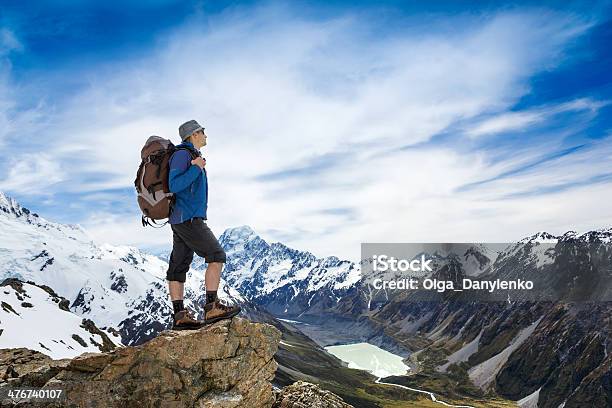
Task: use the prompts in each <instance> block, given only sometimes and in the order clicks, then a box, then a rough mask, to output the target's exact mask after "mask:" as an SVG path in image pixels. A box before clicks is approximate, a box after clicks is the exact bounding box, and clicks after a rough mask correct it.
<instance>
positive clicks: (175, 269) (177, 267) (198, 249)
mask: <svg viewBox="0 0 612 408" xmlns="http://www.w3.org/2000/svg"><path fill="white" fill-rule="evenodd" d="M170 227H171V228H172V254H171V255H170V263H169V265H168V271H167V272H166V279H167V280H169V281H179V282H185V278H186V277H187V271H188V270H189V267H190V266H191V261H192V260H193V254H194V252H195V253H196V254H198V256H201V257H202V258H204V260H205V261H206V263H211V262H221V263H225V251H224V250H223V248H222V247H221V245H220V244H219V241H217V238H216V237H215V235H214V234H213V233H212V231H211V230H210V228H208V225H206V222H204V220H203V219H201V218H193V219H191V220H188V221H185V222H183V223H181V224H170Z"/></svg>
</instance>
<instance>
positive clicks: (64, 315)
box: [0, 193, 612, 408]
mask: <svg viewBox="0 0 612 408" xmlns="http://www.w3.org/2000/svg"><path fill="white" fill-rule="evenodd" d="M219 241H220V243H221V244H222V246H223V247H224V249H225V250H226V252H227V255H228V262H227V264H226V266H225V269H224V273H223V281H222V285H221V287H220V293H221V297H222V298H224V299H225V300H226V301H228V302H230V303H238V304H241V305H242V306H243V309H244V310H245V315H246V316H247V317H250V318H252V319H254V320H258V321H267V322H269V323H271V324H273V325H275V326H276V327H277V328H279V329H280V330H281V332H282V333H283V341H281V347H280V350H279V352H278V354H277V359H278V360H279V364H280V366H279V370H278V373H277V377H278V378H277V380H279V381H281V382H284V383H290V382H292V381H294V380H296V379H300V378H301V376H308V377H309V379H310V380H312V379H313V378H317V377H316V376H317V375H320V377H319V380H321V382H322V383H325V384H328V385H330V384H333V379H334V375H336V376H338V375H340V374H339V373H342V375H343V376H344V377H343V378H345V380H346V382H347V383H352V384H353V387H356V386H355V384H361V385H363V384H364V383H365V381H366V380H365V377H355V376H354V375H353V374H352V373H350V372H351V371H354V370H347V371H343V370H345V369H344V368H343V367H342V365H341V364H340V363H339V361H338V360H337V359H335V358H332V357H331V356H329V355H328V354H327V353H325V351H324V350H323V348H322V347H323V346H327V345H333V344H343V343H348V342H361V341H367V342H370V343H372V344H376V345H379V346H381V347H382V348H385V349H387V350H390V351H393V352H396V353H398V354H400V355H402V356H404V357H407V361H409V364H410V365H411V368H412V369H413V372H414V373H415V374H414V375H410V376H403V377H397V378H388V379H387V380H386V382H394V383H396V384H398V385H404V386H417V385H418V386H422V385H423V384H427V386H428V387H430V388H431V390H432V391H436V392H439V393H440V394H443V395H447V396H449V397H451V398H455V399H456V400H461V399H463V400H465V398H473V399H474V400H476V399H481V398H484V397H487V396H491V397H493V396H501V397H504V398H506V399H508V400H514V401H521V404H522V405H521V406H525V407H527V406H536V405H535V404H537V406H538V407H554V408H558V407H563V408H569V407H582V406H596V407H597V406H609V405H610V403H611V401H612V397H611V395H612V391H611V384H612V381H611V380H612V378H611V375H612V374H611V364H612V361H611V356H610V354H609V353H608V350H610V347H611V346H612V344H611V340H610V333H612V308H611V303H610V302H601V301H590V302H589V301H579V302H577V301H574V300H575V299H576V298H575V296H578V295H584V293H585V291H586V292H588V293H595V294H597V296H598V298H599V299H602V298H603V299H610V294H611V293H612V292H610V282H612V279H610V278H612V275H611V274H612V262H611V261H610V252H609V251H608V250H607V248H608V246H609V244H610V242H611V241H612V229H602V230H597V231H590V232H587V233H584V234H577V233H575V232H568V233H566V234H563V235H561V236H554V235H551V234H548V233H545V232H540V233H537V234H534V235H532V236H529V237H526V238H525V239H523V240H520V241H518V242H516V243H513V244H509V245H507V246H504V247H502V248H500V247H499V245H496V246H494V247H493V246H487V245H483V244H474V245H466V246H465V247H464V248H462V251H461V252H460V253H455V254H448V253H445V254H442V253H437V254H431V255H432V256H434V255H435V256H434V258H435V262H436V265H437V268H436V269H435V270H436V274H437V275H436V277H438V278H447V279H460V278H462V277H465V276H469V277H472V278H476V279H493V278H512V277H522V278H532V279H534V280H536V281H538V282H551V283H552V284H551V288H553V289H554V294H559V293H561V294H562V295H563V296H565V297H564V298H563V299H566V300H564V301H555V302H553V301H546V299H545V298H543V299H542V300H538V299H535V300H534V299H522V298H521V297H520V296H519V295H517V296H515V297H513V298H512V299H508V301H504V302H499V301H486V299H485V300H482V299H480V300H479V301H475V300H474V299H469V298H453V297H450V298H439V297H436V298H435V299H428V298H421V297H418V296H419V295H418V294H411V293H407V292H406V291H403V292H402V291H395V292H394V291H388V290H373V289H372V288H371V286H370V285H369V284H368V276H364V268H362V266H363V265H360V264H357V263H354V262H351V261H348V260H341V259H339V258H336V257H333V256H330V257H323V258H320V257H317V256H315V255H314V254H312V253H310V252H307V251H300V250H296V249H292V248H289V247H287V246H286V245H284V244H282V243H278V242H277V243H269V242H267V241H265V240H264V239H263V238H261V237H260V236H258V235H257V234H256V233H255V231H253V230H252V229H251V228H250V227H248V226H242V227H237V228H230V229H228V230H226V231H225V232H224V233H223V234H222V235H221V236H220V237H219ZM576 243H580V244H582V243H585V244H588V245H587V246H586V247H584V246H583V250H582V252H580V256H578V255H579V254H578V253H575V252H571V251H570V249H568V248H572V247H571V246H568V244H576ZM594 248H595V249H594ZM602 248H603V249H602ZM593 250H597V251H600V252H598V253H599V254H603V256H602V257H600V258H601V259H597V262H595V260H594V258H593V252H592V251H593ZM168 256H169V253H167V252H166V253H163V254H160V255H157V256H156V255H151V254H147V253H145V252H143V251H141V250H139V249H137V248H134V247H127V246H113V245H109V244H104V245H100V244H97V243H95V242H94V241H93V240H92V239H91V237H90V236H89V235H88V234H87V232H86V231H85V230H83V228H81V227H79V226H77V225H65V224H58V223H54V222H51V221H48V220H45V219H44V218H42V217H41V216H39V215H38V214H35V213H33V212H31V211H29V210H28V209H26V208H24V207H22V206H21V205H19V203H17V202H16V201H15V200H13V199H12V198H10V197H8V196H6V195H5V194H2V193H0V281H3V283H2V288H1V289H2V290H3V292H2V293H0V295H2V308H3V310H4V313H3V314H2V315H0V316H2V317H0V322H1V325H2V327H1V329H0V330H2V331H0V347H27V348H30V349H33V350H37V351H40V352H42V353H46V354H48V355H51V356H52V357H54V358H56V357H58V358H59V357H72V356H74V355H77V354H79V353H80V352H82V351H86V350H92V349H98V350H102V348H105V349H112V348H114V347H121V346H122V345H138V344H142V343H144V342H146V341H148V340H150V339H152V338H154V337H155V336H156V335H157V334H158V333H160V332H161V331H163V330H164V329H166V328H167V327H168V326H169V324H170V314H171V304H170V301H169V298H168V294H167V289H166V282H165V269H166V268H167V259H168ZM594 265H595V266H594ZM205 267H206V264H205V263H204V260H203V259H201V258H197V257H196V258H195V259H194V262H193V264H192V270H191V272H190V273H189V274H188V280H187V282H186V293H185V299H186V305H187V307H189V308H192V309H193V310H195V311H196V312H199V311H201V310H202V306H203V304H204V290H203V285H204V282H203V270H204V268H205ZM558 271H563V275H562V276H559V274H558V273H557V272H558ZM572 278H573V280H572ZM567 282H573V283H572V284H570V285H567ZM551 290H552V289H551ZM46 294H48V295H46ZM572 296H574V297H572ZM24 304H25V305H24ZM27 304H31V305H32V306H33V307H31V306H28V305H27ZM279 319H282V320H279ZM32 322H46V325H45V326H44V327H45V329H44V330H42V331H43V332H44V335H43V334H41V336H40V338H37V339H34V340H32V339H25V338H24V336H20V333H23V332H26V331H29V332H31V331H32ZM41 327H43V326H41ZM59 327H61V328H62V330H55V328H59ZM48 328H54V330H51V329H48ZM76 338H79V339H81V340H82V341H79V340H77V339H76ZM37 343H38V344H37ZM283 343H284V344H283ZM292 348H293V349H292ZM297 349H299V350H300V353H298V352H297V351H296V350H297ZM300 360H301V361H300ZM312 361H318V362H320V366H319V367H318V368H317V366H316V365H315V366H309V364H311V363H312ZM321 367H327V368H326V369H321ZM330 387H332V388H333V387H336V388H334V389H333V391H334V392H336V393H338V394H339V395H341V396H342V397H343V398H345V400H348V401H352V402H353V403H355V404H357V405H356V406H377V405H376V404H374V405H368V403H367V401H370V400H369V399H368V398H369V397H363V395H361V396H359V397H356V394H355V393H354V392H353V391H351V390H348V389H345V388H343V387H342V386H339V385H338V384H335V385H330ZM364 387H365V386H364ZM364 398H365V399H364ZM366 400H367V401H366ZM529 404H531V405H529ZM585 404H586V405H585Z"/></svg>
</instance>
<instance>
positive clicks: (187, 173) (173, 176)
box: [168, 150, 202, 193]
mask: <svg viewBox="0 0 612 408" xmlns="http://www.w3.org/2000/svg"><path fill="white" fill-rule="evenodd" d="M201 172H202V169H201V168H200V167H199V166H196V165H192V164H191V155H190V154H189V152H188V151H186V150H179V151H177V152H176V153H174V154H173V155H172V159H170V172H169V174H168V187H169V188H170V192H171V193H178V192H181V191H183V190H185V189H186V188H188V187H189V186H190V185H191V183H193V181H194V180H195V179H196V177H198V175H200V173H201Z"/></svg>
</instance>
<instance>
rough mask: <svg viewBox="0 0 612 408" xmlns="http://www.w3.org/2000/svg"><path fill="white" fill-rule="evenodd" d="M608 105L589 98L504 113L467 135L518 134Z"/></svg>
mask: <svg viewBox="0 0 612 408" xmlns="http://www.w3.org/2000/svg"><path fill="white" fill-rule="evenodd" d="M608 103H609V102H606V101H593V100H590V99H588V98H581V99H578V100H574V101H570V102H564V103H560V104H557V105H553V106H545V107H537V108H531V109H525V110H521V111H512V112H504V113H501V114H499V115H494V116H492V117H489V118H486V119H484V120H483V121H481V122H478V123H476V124H475V125H474V126H473V127H472V128H469V129H467V130H466V132H465V133H466V134H467V135H468V136H469V137H471V138H476V137H481V136H490V135H495V134H498V133H503V132H514V133H516V132H520V131H523V130H526V129H530V128H532V127H533V126H534V125H537V124H540V123H543V122H545V121H546V120H548V119H550V117H551V116H554V115H558V114H561V113H567V112H572V111H590V112H596V111H598V110H599V109H600V108H601V107H603V106H605V105H607V104H608Z"/></svg>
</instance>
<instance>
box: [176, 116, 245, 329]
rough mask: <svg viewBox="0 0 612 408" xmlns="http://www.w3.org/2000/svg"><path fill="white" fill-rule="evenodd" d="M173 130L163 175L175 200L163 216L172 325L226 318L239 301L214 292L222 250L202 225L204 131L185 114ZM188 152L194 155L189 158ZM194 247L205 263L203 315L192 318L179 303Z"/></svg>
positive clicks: (191, 326) (193, 326)
mask: <svg viewBox="0 0 612 408" xmlns="http://www.w3.org/2000/svg"><path fill="white" fill-rule="evenodd" d="M179 135H180V137H181V139H182V143H181V144H180V145H178V146H177V148H178V150H177V151H176V152H175V153H174V154H173V155H172V157H171V158H170V171H169V176H168V184H169V188H170V192H172V193H174V195H175V198H176V201H175V205H174V208H173V210H172V213H171V214H170V219H169V223H170V227H171V228H172V234H173V246H172V254H171V255H170V265H169V266H168V271H167V272H166V279H167V280H168V290H169V292H170V299H171V300H172V306H173V309H174V319H173V326H172V328H173V329H174V330H185V329H187V330H190V329H198V328H200V327H202V326H203V325H204V324H207V323H213V322H216V321H218V320H221V319H230V318H232V317H233V316H235V315H237V314H238V313H239V312H240V307H239V306H226V305H224V304H222V303H220V302H219V299H218V298H217V289H218V288H219V280H220V277H221V270H222V269H223V264H224V263H225V251H223V248H221V245H220V244H219V241H217V238H215V236H214V235H213V233H212V231H211V230H210V228H208V226H207V225H206V220H207V218H206V210H207V207H208V181H207V177H206V170H205V166H206V160H204V158H202V156H201V154H200V151H199V150H200V149H201V148H202V147H204V146H206V138H207V136H206V133H205V132H204V128H203V127H202V126H200V125H199V124H198V122H196V121H195V120H190V121H188V122H185V123H183V124H182V125H181V126H180V127H179ZM192 156H196V157H195V159H192ZM194 252H195V253H196V254H198V256H201V257H202V258H204V259H205V260H206V263H207V264H208V267H207V269H206V273H205V284H206V305H205V306H204V320H203V321H202V320H196V319H195V318H194V317H193V315H192V314H191V313H190V312H188V311H187V310H186V309H185V308H184V306H183V292H184V285H185V278H186V275H187V271H188V270H189V267H190V266H191V261H192V260H193V254H194Z"/></svg>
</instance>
